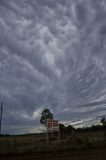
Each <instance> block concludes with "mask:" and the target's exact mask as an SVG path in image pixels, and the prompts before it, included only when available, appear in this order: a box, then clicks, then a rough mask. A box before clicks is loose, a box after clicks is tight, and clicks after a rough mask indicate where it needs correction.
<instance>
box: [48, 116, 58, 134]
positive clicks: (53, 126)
mask: <svg viewBox="0 0 106 160" xmlns="http://www.w3.org/2000/svg"><path fill="white" fill-rule="evenodd" d="M47 129H48V131H51V132H52V131H59V122H58V121H57V120H51V119H50V120H47Z"/></svg>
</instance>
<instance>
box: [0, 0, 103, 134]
mask: <svg viewBox="0 0 106 160" xmlns="http://www.w3.org/2000/svg"><path fill="white" fill-rule="evenodd" d="M105 6H106V2H105V1H104V0H101V1H99V0H96V1H94V0H90V1H87V0H86V1H85V0H76V1H74V0H70V1H68V0H67V1H64V0H59V1H56V2H54V0H34V1H30V0H23V1H21V0H19V1H17V0H14V1H13V0H10V1H8V0H1V1H0V100H1V101H4V108H5V112H4V120H3V121H4V122H3V123H4V125H6V124H7V122H8V121H9V124H8V125H11V126H12V124H14V125H15V124H16V126H17V127H18V128H19V126H20V125H21V122H22V123H23V124H24V125H25V124H26V125H27V124H30V123H32V124H33V123H34V120H36V123H38V124H39V118H40V112H41V110H42V109H43V108H45V107H46V108H50V109H51V110H52V112H53V113H54V115H55V117H56V118H57V119H60V120H61V119H62V120H67V121H68V120H75V119H76V117H77V118H79V119H83V118H85V117H86V118H89V116H91V111H92V110H93V111H94V112H93V113H92V119H94V118H95V117H97V116H98V114H99V112H100V113H101V114H103V111H104V112H105V106H103V105H104V102H105V98H106V89H105V86H106V64H105V61H106V55H105V50H106V38H105V32H106V29H105V28H106V23H105V19H106V16H105V15H106V7H105ZM101 97H102V99H101ZM97 99H100V102H96V101H97ZM96 106H97V107H96ZM39 109H40V110H39ZM78 110H79V112H78ZM34 113H36V114H35V116H33V114H34ZM38 115H39V116H38ZM26 130H27V129H26ZM27 131H28V130H27ZM6 132H7V131H6ZM8 132H9V130H8Z"/></svg>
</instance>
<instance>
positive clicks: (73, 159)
mask: <svg viewBox="0 0 106 160" xmlns="http://www.w3.org/2000/svg"><path fill="white" fill-rule="evenodd" d="M13 159H14V160H46V159H47V160H48V159H49V160H50V159H51V160H58V159H61V160H80V159H81V160H88V159H89V160H105V159H106V135H105V131H93V132H83V133H82V132H78V133H76V134H74V135H73V137H71V136H69V135H65V136H64V137H61V141H60V142H59V141H58V139H56V137H55V136H54V137H53V136H52V137H51V139H50V141H49V143H48V144H47V139H46V135H45V134H32V135H21V136H3V137H0V160H13Z"/></svg>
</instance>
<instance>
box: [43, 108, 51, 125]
mask: <svg viewBox="0 0 106 160" xmlns="http://www.w3.org/2000/svg"><path fill="white" fill-rule="evenodd" d="M48 119H53V114H52V113H51V112H50V110H49V109H44V110H43V111H42V113H41V119H40V123H42V124H45V125H46V122H47V120H48Z"/></svg>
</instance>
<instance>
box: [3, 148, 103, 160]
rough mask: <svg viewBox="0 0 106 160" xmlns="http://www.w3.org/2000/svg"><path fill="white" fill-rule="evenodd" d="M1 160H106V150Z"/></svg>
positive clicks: (4, 157) (33, 155) (25, 156)
mask: <svg viewBox="0 0 106 160" xmlns="http://www.w3.org/2000/svg"><path fill="white" fill-rule="evenodd" d="M0 160H106V148H96V149H86V150H79V151H64V152H54V153H53V152H52V153H32V154H31V153H26V154H14V155H13V154H9V155H0Z"/></svg>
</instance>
